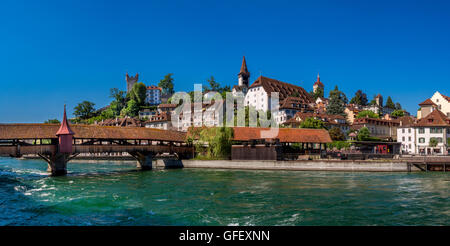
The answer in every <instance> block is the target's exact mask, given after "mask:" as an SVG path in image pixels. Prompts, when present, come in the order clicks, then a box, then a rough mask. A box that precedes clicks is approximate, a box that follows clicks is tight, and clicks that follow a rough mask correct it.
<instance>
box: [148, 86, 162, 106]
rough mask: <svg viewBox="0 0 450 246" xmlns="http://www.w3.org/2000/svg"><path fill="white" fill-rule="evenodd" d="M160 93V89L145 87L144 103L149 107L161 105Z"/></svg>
mask: <svg viewBox="0 0 450 246" xmlns="http://www.w3.org/2000/svg"><path fill="white" fill-rule="evenodd" d="M161 92H162V89H161V88H160V87H157V86H154V85H151V86H147V92H146V97H145V102H146V103H148V104H150V105H159V104H160V103H161Z"/></svg>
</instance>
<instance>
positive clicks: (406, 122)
mask: <svg viewBox="0 0 450 246" xmlns="http://www.w3.org/2000/svg"><path fill="white" fill-rule="evenodd" d="M398 120H399V121H400V125H401V126H411V125H413V124H414V123H415V121H416V118H414V117H412V116H402V117H400V118H398Z"/></svg>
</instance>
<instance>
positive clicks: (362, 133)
mask: <svg viewBox="0 0 450 246" xmlns="http://www.w3.org/2000/svg"><path fill="white" fill-rule="evenodd" d="M356 139H358V141H368V140H370V139H371V137H370V131H369V129H368V128H367V127H363V128H361V129H359V131H358V135H356Z"/></svg>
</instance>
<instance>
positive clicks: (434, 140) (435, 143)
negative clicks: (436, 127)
mask: <svg viewBox="0 0 450 246" xmlns="http://www.w3.org/2000/svg"><path fill="white" fill-rule="evenodd" d="M437 145H438V141H437V139H436V138H430V147H432V148H434V147H436V146H437Z"/></svg>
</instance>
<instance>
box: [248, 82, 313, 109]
mask: <svg viewBox="0 0 450 246" xmlns="http://www.w3.org/2000/svg"><path fill="white" fill-rule="evenodd" d="M257 86H262V87H263V88H264V90H265V91H266V92H267V94H268V96H269V97H270V93H271V92H278V93H279V100H280V102H281V101H283V100H284V99H285V98H287V97H290V96H291V95H292V94H294V93H295V92H297V93H298V94H299V96H300V98H301V99H302V100H304V102H305V103H313V102H314V100H313V98H312V97H311V95H310V94H309V93H308V92H306V91H305V89H303V88H302V87H300V86H296V85H293V84H289V83H285V82H281V81H278V80H276V79H271V78H267V77H264V76H259V78H258V79H256V80H255V82H253V84H252V85H251V86H250V87H249V88H254V87H257Z"/></svg>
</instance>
